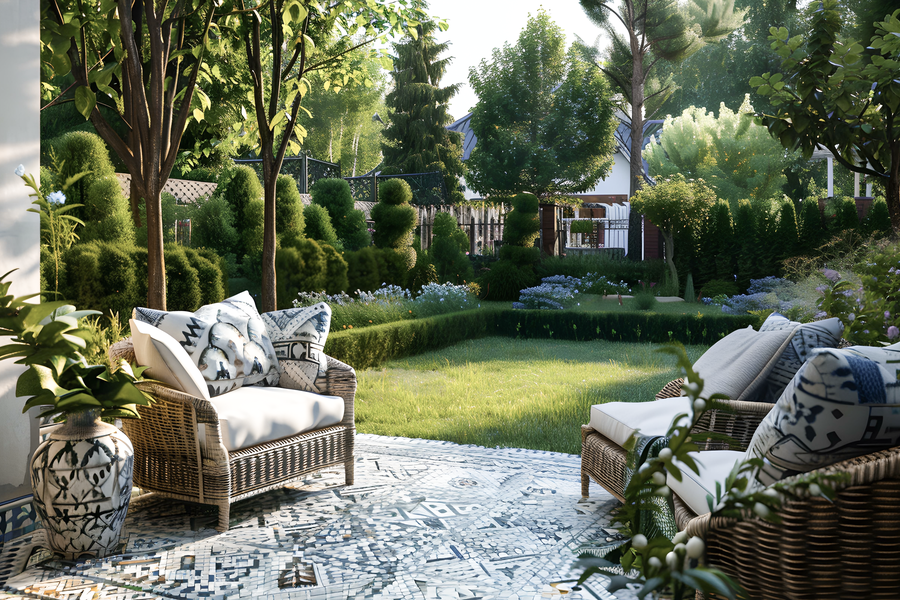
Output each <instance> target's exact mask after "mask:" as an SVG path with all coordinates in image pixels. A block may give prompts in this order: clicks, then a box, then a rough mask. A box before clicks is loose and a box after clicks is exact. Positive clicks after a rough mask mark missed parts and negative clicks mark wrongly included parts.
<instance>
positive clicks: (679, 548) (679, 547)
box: [672, 544, 686, 554]
mask: <svg viewBox="0 0 900 600" xmlns="http://www.w3.org/2000/svg"><path fill="white" fill-rule="evenodd" d="M685 548H686V546H685V545H684V544H675V548H674V549H673V550H672V552H676V553H678V554H684V551H685Z"/></svg>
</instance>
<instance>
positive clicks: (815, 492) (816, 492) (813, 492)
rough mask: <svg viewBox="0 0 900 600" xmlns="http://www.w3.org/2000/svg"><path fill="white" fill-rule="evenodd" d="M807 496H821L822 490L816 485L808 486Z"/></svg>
mask: <svg viewBox="0 0 900 600" xmlns="http://www.w3.org/2000/svg"><path fill="white" fill-rule="evenodd" d="M809 495H810V496H821V495H822V488H820V487H819V484H817V483H811V484H809Z"/></svg>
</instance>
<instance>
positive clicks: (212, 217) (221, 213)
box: [191, 194, 240, 256]
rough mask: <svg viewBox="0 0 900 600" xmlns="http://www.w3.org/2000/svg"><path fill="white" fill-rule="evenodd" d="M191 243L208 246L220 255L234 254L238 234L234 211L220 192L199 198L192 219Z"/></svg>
mask: <svg viewBox="0 0 900 600" xmlns="http://www.w3.org/2000/svg"><path fill="white" fill-rule="evenodd" d="M191 236H192V244H193V245H194V246H195V247H199V248H210V249H212V250H214V251H215V252H216V253H218V254H219V255H221V256H225V255H227V254H231V255H235V250H236V249H237V248H236V247H237V245H238V240H239V238H240V234H239V233H238V230H237V228H236V227H235V213H234V209H232V208H231V204H229V202H228V200H227V199H226V198H225V197H224V195H222V194H213V195H212V196H211V197H209V198H204V199H201V200H200V202H199V206H198V207H197V212H196V214H195V216H194V219H193V227H192V233H191Z"/></svg>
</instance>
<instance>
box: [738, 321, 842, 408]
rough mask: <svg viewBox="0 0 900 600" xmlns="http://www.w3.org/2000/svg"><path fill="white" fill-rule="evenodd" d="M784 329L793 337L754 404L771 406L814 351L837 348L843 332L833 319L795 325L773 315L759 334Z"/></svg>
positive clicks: (837, 322)
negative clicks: (816, 349) (762, 403)
mask: <svg viewBox="0 0 900 600" xmlns="http://www.w3.org/2000/svg"><path fill="white" fill-rule="evenodd" d="M784 329H790V330H792V331H793V332H794V333H793V337H792V339H791V341H790V343H789V344H788V345H787V348H785V349H784V352H783V353H782V354H781V356H780V357H779V358H778V360H777V361H776V362H775V366H774V367H773V368H772V370H771V371H769V374H768V375H766V380H765V382H764V383H763V385H762V387H761V388H760V391H759V392H758V396H757V397H755V398H754V400H755V401H758V402H768V403H770V404H774V403H775V402H776V401H777V400H778V398H780V397H781V394H782V392H784V389H785V388H786V387H787V385H788V383H790V381H791V379H793V377H794V375H795V374H796V373H797V371H799V370H800V367H801V366H802V365H803V363H804V362H806V360H807V359H808V358H809V356H810V354H811V353H812V351H813V350H814V349H815V348H837V346H838V344H839V343H840V341H841V335H842V334H843V333H844V324H843V323H841V321H840V319H837V318H831V319H824V320H822V321H816V322H814V323H797V322H796V321H791V320H790V319H788V318H787V317H785V316H784V315H782V314H779V313H777V312H775V313H772V314H771V315H769V318H767V319H766V321H765V323H763V324H762V326H761V327H760V328H759V330H760V332H764V331H782V330H784Z"/></svg>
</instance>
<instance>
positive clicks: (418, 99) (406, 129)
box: [382, 21, 465, 203]
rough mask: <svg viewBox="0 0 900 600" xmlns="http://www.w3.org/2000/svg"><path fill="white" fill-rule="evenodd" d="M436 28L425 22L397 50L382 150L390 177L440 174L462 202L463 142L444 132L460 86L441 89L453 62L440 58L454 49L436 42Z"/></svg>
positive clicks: (449, 190) (456, 134)
mask: <svg viewBox="0 0 900 600" xmlns="http://www.w3.org/2000/svg"><path fill="white" fill-rule="evenodd" d="M435 27H436V24H435V23H434V22H433V21H426V22H424V23H422V24H421V25H419V26H418V27H417V28H416V29H417V31H418V36H417V37H416V38H415V39H413V38H412V37H407V38H405V39H404V41H402V42H401V43H399V44H394V51H395V52H396V53H397V57H396V59H395V60H394V70H393V71H391V78H392V79H393V80H394V89H393V90H392V91H391V93H389V94H388V95H387V98H386V100H385V103H386V104H387V107H388V119H389V123H388V125H387V127H386V128H385V130H384V138H385V140H387V142H386V143H385V144H382V152H383V153H384V164H385V168H384V169H383V172H385V173H386V174H399V173H425V172H428V171H440V172H441V173H443V175H444V185H446V187H447V192H448V193H449V194H450V202H451V203H455V202H462V201H464V200H465V197H464V195H463V193H462V191H461V190H460V184H459V178H460V177H462V176H463V175H465V166H464V165H463V162H462V140H461V139H460V136H459V134H458V133H455V132H451V131H447V129H446V128H445V127H446V126H447V125H449V124H450V123H451V122H452V121H453V118H452V117H451V116H450V113H449V112H448V102H449V101H450V99H451V98H453V96H455V95H456V93H457V91H458V89H459V84H453V85H449V86H447V87H440V83H441V78H442V77H443V76H444V71H445V70H446V68H447V64H448V63H449V62H450V59H449V58H439V56H440V55H441V54H442V53H444V52H446V50H447V48H448V46H449V44H446V43H444V44H438V43H436V42H435V41H434V37H433V32H434V29H435Z"/></svg>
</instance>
